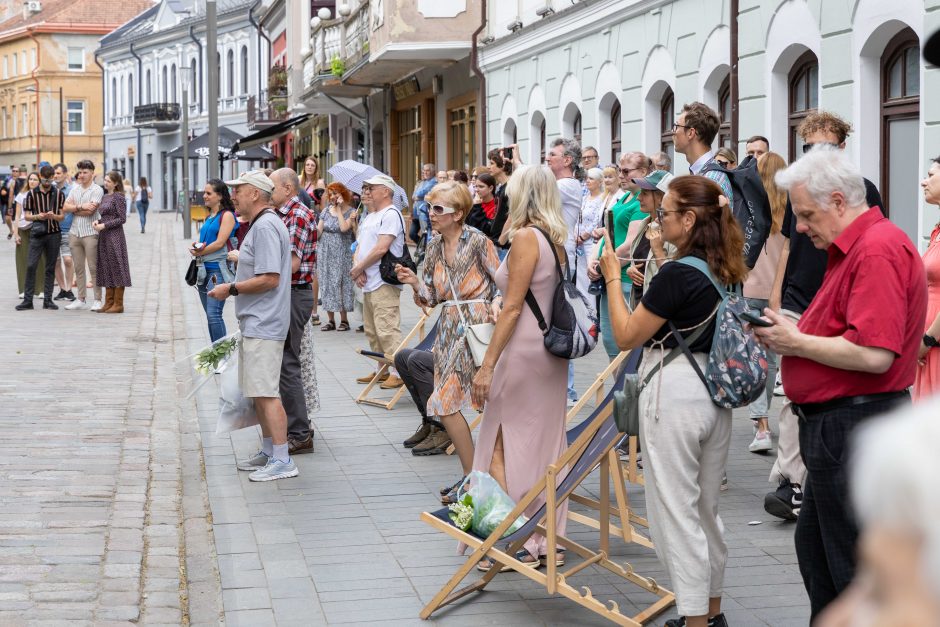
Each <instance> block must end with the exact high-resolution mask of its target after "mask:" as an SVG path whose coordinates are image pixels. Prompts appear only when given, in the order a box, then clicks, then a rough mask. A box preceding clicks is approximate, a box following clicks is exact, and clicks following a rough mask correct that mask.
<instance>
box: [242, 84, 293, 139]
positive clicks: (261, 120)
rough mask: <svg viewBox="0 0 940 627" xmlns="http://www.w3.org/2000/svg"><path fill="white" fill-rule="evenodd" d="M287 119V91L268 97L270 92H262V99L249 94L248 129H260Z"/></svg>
mask: <svg viewBox="0 0 940 627" xmlns="http://www.w3.org/2000/svg"><path fill="white" fill-rule="evenodd" d="M286 119H287V92H286V91H285V92H284V93H283V95H281V94H279V93H275V94H273V95H272V96H271V97H270V98H268V92H267V91H263V92H262V93H261V101H260V102H259V101H258V99H257V97H255V96H248V129H249V130H251V131H260V130H263V129H266V128H268V127H270V126H274V125H275V124H277V123H278V122H283V121H284V120H286Z"/></svg>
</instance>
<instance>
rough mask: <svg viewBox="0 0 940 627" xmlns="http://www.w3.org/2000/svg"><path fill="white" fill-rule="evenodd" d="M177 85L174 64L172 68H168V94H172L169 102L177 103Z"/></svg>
mask: <svg viewBox="0 0 940 627" xmlns="http://www.w3.org/2000/svg"><path fill="white" fill-rule="evenodd" d="M177 84H178V81H177V80H176V64H175V63H174V64H173V67H171V68H170V93H171V94H172V98H170V102H179V95H178V94H177V91H176V86H177Z"/></svg>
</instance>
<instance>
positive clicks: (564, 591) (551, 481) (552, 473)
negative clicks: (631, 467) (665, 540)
mask: <svg viewBox="0 0 940 627" xmlns="http://www.w3.org/2000/svg"><path fill="white" fill-rule="evenodd" d="M616 387H617V386H614V389H616ZM612 411H613V391H611V392H610V393H609V394H608V395H607V397H606V398H605V402H604V403H603V404H602V405H601V406H599V407H598V408H597V409H596V410H595V411H594V413H593V414H592V415H591V416H590V417H589V418H588V419H587V420H586V421H585V423H584V424H583V425H579V427H578V429H579V432H578V433H577V434H576V435H575V437H574V440H573V441H571V443H570V444H569V446H568V448H567V449H566V450H565V452H564V453H563V454H562V456H561V457H559V458H558V459H557V460H556V461H555V463H553V464H551V465H549V466H548V469H547V472H546V473H545V476H544V477H542V478H541V479H540V480H539V481H538V482H537V483H536V484H535V485H534V486H533V487H532V489H531V490H529V492H528V493H527V494H526V495H525V496H524V497H523V498H522V499H521V500H520V501H519V502H518V503H517V504H516V507H515V508H514V509H513V511H512V512H511V513H510V514H509V515H508V516H506V518H505V520H503V522H502V523H500V525H499V526H498V527H497V528H496V529H495V530H494V531H493V533H492V534H490V536H489V537H486V538H483V537H480V536H477V535H475V534H473V533H471V532H466V531H461V530H460V529H458V528H457V527H455V526H454V525H453V524H452V523H451V521H450V518H449V517H448V510H447V508H443V509H440V510H437V511H435V512H424V513H423V514H421V520H423V521H424V522H426V523H428V524H429V525H431V526H432V527H434V528H435V529H437V530H439V531H443V532H444V533H446V534H448V535H450V536H451V537H453V538H454V539H455V540H458V541H460V542H463V543H464V544H466V545H467V547H468V548H469V550H471V551H472V553H471V555H470V556H469V558H468V559H467V561H466V562H465V563H464V564H463V565H462V566H461V567H460V568H459V569H458V570H457V572H456V573H455V574H454V575H453V577H451V578H450V580H449V581H448V582H447V583H446V584H445V585H444V587H443V588H441V590H440V591H439V592H438V593H437V594H436V595H435V596H434V598H433V599H432V600H431V602H430V603H428V604H427V605H426V606H425V607H424V609H422V610H421V613H420V616H421V618H424V619H426V618H429V617H430V616H431V614H432V613H434V612H435V611H437V610H438V609H439V608H441V607H443V606H446V605H448V604H450V603H453V602H455V601H457V600H459V599H461V598H463V597H465V596H467V595H469V594H470V593H472V592H478V591H482V590H483V589H484V588H485V587H486V585H487V584H488V583H489V582H490V581H492V580H493V578H494V577H496V575H497V574H499V572H500V570H501V569H500V568H498V567H494V568H492V569H490V570H489V571H488V572H487V573H486V574H484V575H483V576H482V577H481V578H480V579H479V580H477V581H476V582H474V583H472V584H470V585H468V586H466V587H464V588H461V589H459V590H456V588H457V586H458V585H459V584H460V582H461V581H463V579H464V578H466V576H467V575H469V574H470V572H471V571H472V570H473V568H474V567H475V566H476V564H477V563H478V562H479V561H480V560H481V559H483V558H484V557H488V558H489V559H491V560H493V561H494V562H496V563H497V564H502V565H505V566H506V567H508V568H509V569H511V570H513V571H515V572H517V573H519V574H521V575H524V576H525V577H528V578H529V579H531V580H532V581H534V582H536V583H537V584H539V585H541V586H544V587H545V589H546V590H547V591H548V592H549V594H560V595H562V596H564V597H565V598H568V599H570V600H572V601H574V602H575V603H577V604H579V605H581V606H582V607H585V608H587V609H589V610H591V611H592V612H595V613H596V614H598V615H600V616H602V617H604V618H606V619H608V620H610V621H612V622H614V623H616V624H618V625H628V626H632V627H638V626H640V625H643V624H645V623H646V622H648V621H650V620H652V619H653V618H654V617H655V616H657V615H659V614H660V613H661V612H663V611H664V610H666V609H667V608H669V607H670V606H671V605H672V604H673V603H675V595H674V594H673V593H672V592H670V591H669V590H666V589H665V588H663V587H662V586H660V585H659V584H658V583H656V581H655V580H654V579H652V578H648V577H643V576H641V575H640V574H638V573H637V572H636V571H635V570H634V568H633V567H632V566H631V565H630V564H625V565H620V564H618V563H617V562H614V561H613V560H612V559H611V557H610V535H611V534H610V531H611V529H610V517H611V515H613V513H612V512H611V503H610V473H611V470H612V468H614V469H616V468H618V467H619V460H618V461H612V459H613V460H616V459H617V458H616V457H613V458H612V457H611V456H610V453H611V451H612V450H613V448H614V446H616V444H617V442H619V441H620V439H621V437H622V436H621V434H620V433H619V432H618V431H617V425H616V424H615V423H614V420H613V416H612ZM565 468H570V469H571V470H570V471H569V472H568V473H567V474H564V469H565ZM595 469H599V471H600V487H599V490H600V495H601V497H600V500H599V501H598V506H599V510H600V511H599V514H600V515H599V519H598V521H597V522H598V528H599V530H600V539H599V548H598V550H597V551H594V550H591V549H590V548H588V547H586V546H584V545H581V544H578V543H577V542H574V541H573V540H571V539H570V538H568V537H566V536H562V535H560V534H559V533H558V532H557V529H556V519H557V512H558V508H559V506H560V505H561V504H562V503H563V502H564V500H565V499H567V498H570V497H571V495H572V493H573V492H574V490H575V489H576V488H577V487H578V486H579V485H581V483H582V482H583V481H584V479H585V478H586V477H587V476H588V475H589V474H591V472H593V471H594V470H595ZM541 494H544V495H545V504H544V505H543V506H542V507H541V508H540V509H539V510H538V512H537V513H536V514H535V515H534V516H532V517H531V518H530V519H529V520H528V522H526V523H525V524H524V525H523V526H522V527H520V528H519V530H517V531H516V532H515V533H513V534H511V535H509V536H507V537H505V538H503V537H502V536H503V534H504V533H506V531H507V530H508V529H509V527H510V525H511V524H512V523H513V521H515V520H516V519H517V518H518V517H519V515H521V514H522V512H523V511H524V510H525V509H526V508H527V507H528V506H529V504H531V503H532V502H533V501H534V500H535V499H536V498H538V497H539V495H541ZM535 533H538V534H541V535H543V536H544V537H545V538H546V540H547V545H548V546H547V551H546V553H547V554H548V555H554V554H555V551H556V549H558V548H561V547H563V548H565V549H567V550H568V556H569V559H571V558H573V557H574V556H578V557H580V558H581V560H580V561H579V562H577V563H575V564H574V565H572V566H570V567H568V568H567V570H561V569H560V568H559V567H558V566H556V564H555V560H548V564H547V566H546V568H545V570H544V571H543V570H539V569H536V568H533V567H532V566H529V565H527V564H524V563H523V562H520V561H519V560H517V559H516V558H515V554H516V552H517V551H518V550H520V549H521V548H522V546H523V544H525V542H526V540H528V539H529V537H530V536H532V535H533V534H535ZM591 566H596V567H599V568H603V569H606V570H607V571H609V572H611V573H613V574H614V575H617V576H619V577H621V578H623V579H624V580H625V581H628V582H630V583H633V584H635V585H636V586H638V587H639V588H641V589H642V590H645V591H646V592H649V593H651V594H653V595H655V596H656V601H654V602H653V603H652V604H651V605H649V606H647V607H646V608H645V609H644V610H642V611H641V612H639V613H638V614H636V615H634V616H626V615H624V614H622V613H621V612H620V606H619V605H618V604H617V602H616V601H614V600H610V601H607V602H606V603H604V602H602V601H600V600H599V599H596V598H594V596H593V594H592V593H591V591H590V589H589V588H587V587H586V586H581V587H579V588H576V587H575V586H573V585H572V584H571V583H570V582H569V579H572V578H573V577H574V576H575V575H577V574H578V573H580V572H581V571H582V570H584V569H586V568H589V567H591Z"/></svg>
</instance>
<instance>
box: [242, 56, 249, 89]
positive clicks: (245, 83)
mask: <svg viewBox="0 0 940 627" xmlns="http://www.w3.org/2000/svg"><path fill="white" fill-rule="evenodd" d="M241 63H242V68H241V69H242V93H243V94H247V93H248V46H242V54H241Z"/></svg>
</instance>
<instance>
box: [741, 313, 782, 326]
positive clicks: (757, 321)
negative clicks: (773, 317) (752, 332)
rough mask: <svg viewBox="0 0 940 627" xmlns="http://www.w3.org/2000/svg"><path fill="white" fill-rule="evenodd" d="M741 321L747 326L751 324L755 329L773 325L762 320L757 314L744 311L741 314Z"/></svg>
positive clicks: (768, 321)
mask: <svg viewBox="0 0 940 627" xmlns="http://www.w3.org/2000/svg"><path fill="white" fill-rule="evenodd" d="M741 319H742V320H744V321H745V322H747V323H749V324H753V325H754V326H755V327H772V326H774V323H773V322H771V321H770V320H764V319H763V318H761V317H760V314H759V313H758V312H754V311H745V312H744V313H743V314H741Z"/></svg>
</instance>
